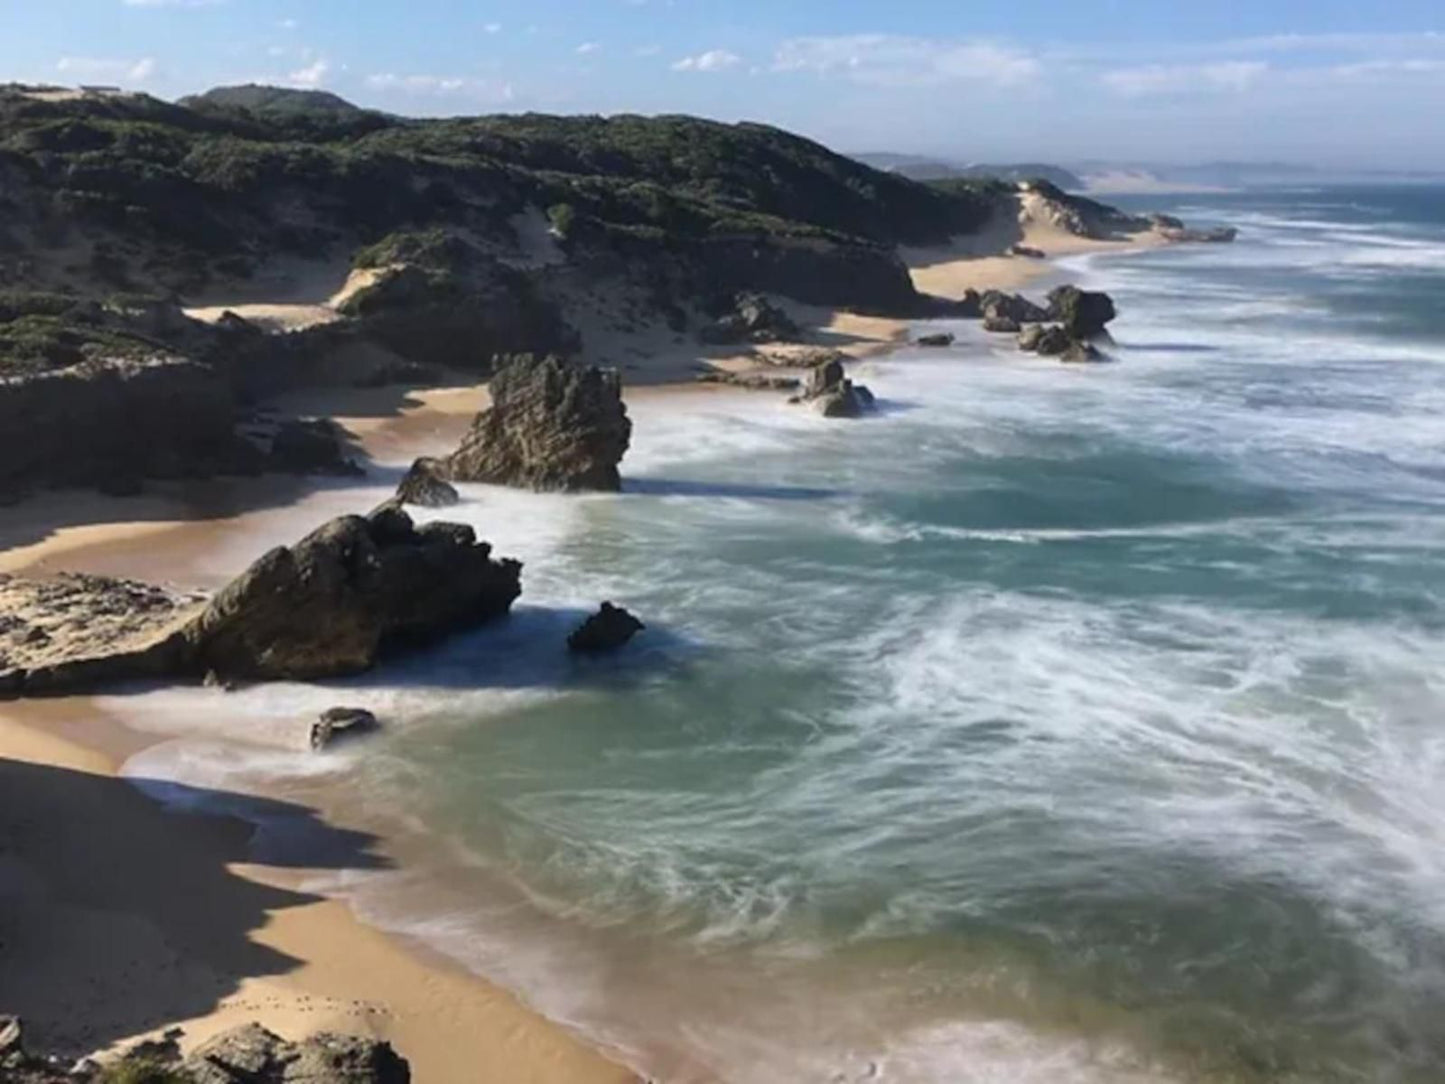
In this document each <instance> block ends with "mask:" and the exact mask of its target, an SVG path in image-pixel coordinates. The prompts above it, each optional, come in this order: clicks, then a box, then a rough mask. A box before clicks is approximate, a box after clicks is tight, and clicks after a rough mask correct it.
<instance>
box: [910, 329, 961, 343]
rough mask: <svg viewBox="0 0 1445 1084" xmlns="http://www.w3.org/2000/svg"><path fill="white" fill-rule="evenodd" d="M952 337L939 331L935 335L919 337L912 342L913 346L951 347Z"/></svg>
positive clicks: (945, 332)
mask: <svg viewBox="0 0 1445 1084" xmlns="http://www.w3.org/2000/svg"><path fill="white" fill-rule="evenodd" d="M953 343H954V338H953V335H952V334H950V333H949V332H947V331H940V332H939V333H937V334H936V335H920V336H918V338H916V339H914V340H913V345H914V346H952V345H953Z"/></svg>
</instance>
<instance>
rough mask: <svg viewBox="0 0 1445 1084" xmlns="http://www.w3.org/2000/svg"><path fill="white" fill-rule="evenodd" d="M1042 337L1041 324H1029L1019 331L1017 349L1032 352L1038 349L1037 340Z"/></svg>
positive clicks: (1042, 327) (1042, 326)
mask: <svg viewBox="0 0 1445 1084" xmlns="http://www.w3.org/2000/svg"><path fill="white" fill-rule="evenodd" d="M1043 336H1044V325H1043V324H1029V325H1028V326H1027V327H1025V328H1022V329H1021V330H1020V331H1019V349H1020V350H1024V351H1034V350H1037V349H1038V348H1039V340H1040V339H1042V338H1043Z"/></svg>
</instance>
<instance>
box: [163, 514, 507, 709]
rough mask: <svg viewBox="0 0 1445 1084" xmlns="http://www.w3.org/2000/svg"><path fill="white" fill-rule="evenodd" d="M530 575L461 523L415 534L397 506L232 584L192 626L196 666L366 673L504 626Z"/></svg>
mask: <svg viewBox="0 0 1445 1084" xmlns="http://www.w3.org/2000/svg"><path fill="white" fill-rule="evenodd" d="M521 569H522V566H521V565H520V564H519V563H517V562H516V561H511V560H501V561H494V560H492V557H491V546H489V545H488V544H487V543H485V542H477V541H476V538H475V536H474V534H473V532H472V530H471V528H470V527H467V526H464V525H461V524H435V523H434V524H428V525H427V526H426V527H424V528H422V529H421V530H417V529H416V528H415V527H414V526H413V524H412V521H411V518H410V517H409V516H407V514H406V513H405V512H403V511H401V509H400V508H399V507H396V506H395V505H390V504H388V505H383V506H382V507H381V508H379V509H378V510H377V511H375V512H373V513H372V514H371V515H370V516H368V517H362V516H343V517H341V518H340V519H335V520H332V521H331V522H330V523H327V524H325V525H324V526H322V527H321V528H319V529H318V530H316V531H314V532H312V533H311V534H310V535H307V536H306V538H304V539H302V540H301V541H300V542H299V543H297V544H296V545H294V546H290V547H286V546H282V547H278V548H277V549H274V550H272V551H271V552H269V553H267V554H266V555H264V556H263V557H261V558H260V559H259V560H258V561H256V563H255V564H253V565H252V566H251V567H250V568H249V569H247V570H246V571H245V572H244V573H242V574H241V576H239V577H238V578H237V579H235V580H234V581H232V582H231V583H230V584H229V585H227V586H226V587H225V588H224V589H223V590H222V591H221V593H220V594H219V595H217V596H216V597H215V599H213V600H212V602H211V603H210V605H209V606H207V607H206V609H205V611H204V612H203V613H202V614H201V615H200V616H199V617H197V618H196V619H195V620H194V621H193V622H192V623H191V624H190V625H189V626H188V627H187V629H186V637H187V640H188V643H189V645H190V651H191V660H190V663H191V666H192V668H199V672H201V673H206V672H213V673H215V674H216V675H217V676H218V677H219V678H221V679H222V680H242V681H258V680H284V679H291V680H307V679H314V678H323V677H333V676H337V675H341V674H352V673H358V672H360V671H363V670H366V669H368V668H370V667H371V666H372V665H374V664H375V662H376V660H377V658H378V656H379V655H380V654H381V653H382V652H384V651H386V650H387V649H388V648H391V647H395V646H401V645H406V644H412V643H417V642H424V641H427V640H430V639H434V638H436V637H439V636H441V635H444V634H446V633H449V632H452V631H455V630H457V629H460V628H466V627H470V626H472V625H477V624H480V623H482V622H485V621H488V620H492V619H494V618H498V617H501V616H502V615H504V614H505V613H507V611H508V610H509V609H510V608H511V605H512V603H513V602H514V601H515V600H516V598H517V596H518V595H519V594H520V593H521Z"/></svg>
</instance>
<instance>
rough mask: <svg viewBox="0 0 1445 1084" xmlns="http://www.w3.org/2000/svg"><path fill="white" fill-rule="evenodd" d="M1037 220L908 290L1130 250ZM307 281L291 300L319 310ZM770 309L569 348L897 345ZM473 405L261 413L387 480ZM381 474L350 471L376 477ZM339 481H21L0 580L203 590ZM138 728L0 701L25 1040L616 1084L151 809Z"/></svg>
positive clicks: (652, 357) (937, 258)
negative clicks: (281, 1042) (748, 321)
mask: <svg viewBox="0 0 1445 1084" xmlns="http://www.w3.org/2000/svg"><path fill="white" fill-rule="evenodd" d="M1054 232H1056V231H1054ZM1054 232H1051V231H1050V230H1048V229H1047V227H1044V226H1041V225H1035V226H1029V227H1027V228H1023V227H1018V228H1013V229H1010V227H1009V225H1008V224H1002V225H1000V226H999V227H998V229H996V230H995V231H994V232H992V233H991V234H990V235H989V236H988V237H987V238H985V239H984V240H983V241H982V242H976V241H971V242H970V243H967V244H959V245H956V246H951V247H949V248H945V249H935V250H927V251H923V250H918V251H912V252H909V253H906V254H905V255H906V258H907V259H908V261H909V262H910V264H911V265H912V270H913V274H914V278H915V281H916V282H917V283H918V285H919V287H920V288H921V289H924V290H926V291H928V292H932V293H937V294H940V295H942V296H960V295H961V294H962V291H963V290H964V289H967V288H974V289H982V288H987V287H998V288H1004V289H1017V288H1019V287H1020V286H1022V285H1025V284H1027V283H1029V282H1031V281H1034V280H1035V279H1036V278H1037V277H1038V276H1040V275H1042V274H1045V273H1046V272H1048V271H1050V270H1051V269H1052V264H1050V263H1049V262H1048V261H1046V260H1034V259H1028V258H1023V257H1012V256H1000V255H998V253H999V252H1000V251H1005V250H1006V249H1007V245H1008V244H1012V243H1014V242H1015V241H1017V240H1022V241H1023V242H1024V243H1026V244H1032V245H1036V246H1037V247H1040V248H1043V249H1044V250H1045V251H1046V252H1048V253H1050V254H1051V255H1060V254H1064V253H1066V252H1079V251H1087V250H1090V249H1093V248H1099V247H1109V248H1122V247H1131V246H1126V245H1118V244H1111V245H1101V244H1100V243H1098V242H1083V241H1080V239H1078V238H1075V237H1071V236H1069V235H1066V234H1059V235H1058V236H1055V235H1054ZM1001 243H1002V248H1000V247H998V246H1000V244H1001ZM323 277H324V276H323ZM325 286H326V283H322V282H319V281H318V282H316V283H315V284H314V285H313V286H312V290H313V291H314V293H315V295H316V296H314V297H312V296H307V297H304V298H297V299H296V300H295V301H294V302H293V303H294V304H297V305H304V304H312V305H324V304H325V298H324V297H322V296H321V291H322V289H323V288H324V287H325ZM789 307H790V309H791V310H792V311H793V314H794V316H795V318H797V319H798V320H800V321H801V322H803V323H804V324H806V325H807V326H808V327H809V328H810V331H809V334H808V335H807V336H806V343H803V344H796V345H794V346H787V345H782V346H779V345H774V344H770V345H769V346H766V347H757V348H745V349H737V348H725V349H720V350H707V349H700V348H699V347H697V346H696V345H695V344H691V343H689V344H683V347H682V348H681V349H680V348H679V345H678V343H677V341H676V339H677V337H676V336H675V335H672V334H671V333H669V332H666V331H656V330H653V331H641V332H637V333H627V334H623V333H618V334H616V335H615V336H614V337H613V338H611V339H609V338H607V337H606V336H605V335H600V336H599V337H600V339H601V341H602V343H603V346H602V347H601V348H600V349H601V351H602V356H599V357H591V356H590V355H591V354H592V351H589V360H599V361H600V360H606V359H607V358H606V354H607V352H608V351H611V352H612V353H621V354H622V356H623V357H624V358H626V359H630V360H625V362H624V368H625V369H626V372H625V379H626V381H627V382H628V383H629V384H632V385H642V387H640V388H636V387H634V388H630V389H629V392H628V394H629V396H639V395H645V394H656V393H658V392H660V391H670V392H677V391H681V390H684V389H685V390H687V391H689V392H691V393H694V394H707V393H709V392H708V389H706V388H704V387H703V386H700V385H698V384H696V382H695V379H696V375H697V372H698V371H699V368H700V367H705V366H721V367H737V368H747V367H761V366H771V367H775V368H776V367H779V366H782V365H785V364H786V363H787V361H788V360H789V359H790V356H791V355H790V354H789V351H796V350H802V349H817V348H818V347H824V348H828V349H837V350H839V351H841V352H843V354H844V355H845V356H847V357H852V358H863V357H868V356H871V355H874V354H877V353H880V352H884V351H887V350H889V349H892V348H894V347H895V346H897V345H899V344H900V343H902V342H906V341H907V336H908V331H909V322H908V321H905V320H895V319H885V318H878V317H867V316H859V315H855V314H847V313H835V312H829V311H826V310H821V309H810V308H807V307H804V306H789ZM613 360H615V359H613ZM486 402H487V397H486V389H485V388H484V387H476V386H456V387H444V388H431V389H422V390H415V389H403V388H377V389H364V390H363V389H320V390H317V391H311V392H306V393H298V394H296V395H294V396H289V397H287V399H286V400H285V401H284V402H281V403H278V404H277V405H278V407H280V408H282V409H285V410H289V411H295V412H298V413H312V414H327V415H331V416H334V417H336V418H337V420H338V421H339V422H340V423H341V424H342V425H343V426H344V427H345V428H346V429H347V431H348V432H349V433H350V434H351V435H352V438H353V440H354V442H355V443H356V445H357V448H358V451H360V452H362V453H364V454H366V455H368V456H370V457H371V458H372V459H373V460H374V461H376V462H378V463H381V464H387V465H389V466H387V467H386V468H385V470H390V471H393V472H395V471H397V470H398V468H397V466H396V465H397V464H404V463H406V462H408V461H409V460H410V459H411V458H412V457H414V456H417V455H432V454H438V453H441V452H444V451H445V450H447V449H449V448H452V447H455V445H456V443H457V442H458V440H459V439H460V437H461V436H462V434H463V432H464V431H465V430H466V428H467V426H468V424H469V423H470V421H471V419H472V417H473V415H474V414H475V412H476V411H477V410H478V409H480V408H481V407H482V406H484V405H485V404H486ZM385 470H380V469H379V470H374V471H373V472H372V474H373V476H372V478H371V479H369V480H368V481H367V482H366V483H364V484H366V485H368V486H371V487H375V486H377V485H379V484H385V482H386V480H387V477H388V476H387V475H386V473H385ZM355 484H356V483H348V482H345V481H335V482H333V481H323V480H316V479H296V478H289V477H287V478H283V477H265V478H257V479H219V480H210V481H204V482H193V483H175V484H165V485H162V484H152V485H149V486H148V487H147V493H146V495H144V496H141V497H136V498H124V499H121V498H108V497H103V496H99V495H96V494H92V493H80V492H56V493H47V494H42V495H40V496H37V497H35V498H32V499H30V500H27V501H26V502H24V503H23V504H21V505H18V506H16V507H13V508H8V509H6V511H5V515H4V517H3V518H0V572H12V573H31V574H35V573H42V572H54V571H60V570H72V571H85V572H94V573H100V574H108V575H119V576H129V577H134V578H138V579H146V580H151V581H155V582H161V583H169V584H173V585H178V586H182V587H186V588H215V587H218V586H220V585H221V584H223V583H224V582H226V581H227V580H228V579H229V578H230V577H231V576H233V575H235V574H236V573H237V572H238V571H239V570H240V569H241V568H242V567H244V565H245V564H246V563H247V562H249V561H250V560H252V559H254V558H255V557H256V556H259V554H260V552H261V551H262V550H264V548H266V546H268V545H269V544H271V542H272V541H274V539H275V538H276V536H277V534H278V529H279V525H281V524H282V523H283V522H293V521H294V518H295V517H296V515H297V513H298V511H302V510H305V509H307V508H309V507H310V506H311V505H313V504H314V505H315V506H316V507H317V508H318V509H320V508H324V507H331V506H334V505H335V504H337V503H338V502H342V503H344V502H345V501H346V499H347V493H346V487H347V486H348V485H355ZM346 510H348V511H355V510H357V509H355V508H347V509H346ZM320 521H321V517H320V516H318V518H317V522H318V523H319V522H320ZM151 740H154V739H151V738H141V737H139V736H138V735H136V734H134V733H132V732H130V731H127V730H126V729H125V728H123V727H121V726H120V725H119V724H118V723H117V722H116V721H114V720H109V719H106V718H105V717H103V716H102V715H101V714H100V712H99V711H98V709H97V708H96V707H95V706H94V704H93V703H92V702H90V701H88V700H86V699H84V698H71V699H66V700H57V701H49V702H31V703H17V704H0V839H3V840H4V841H5V846H4V848H3V849H0V1009H3V1010H4V1011H7V1012H18V1013H20V1014H21V1015H22V1016H24V1017H26V1018H27V1020H28V1023H29V1025H30V1034H31V1036H32V1038H33V1039H34V1040H35V1043H36V1045H37V1047H38V1048H40V1049H59V1050H64V1051H66V1052H69V1053H84V1052H89V1051H93V1050H107V1049H115V1048H117V1047H118V1046H121V1045H124V1044H125V1043H127V1042H129V1041H133V1040H134V1039H136V1038H139V1037H142V1036H145V1035H147V1034H153V1033H155V1032H157V1031H158V1030H161V1029H163V1028H165V1027H167V1026H172V1025H179V1026H181V1027H184V1028H185V1033H186V1034H185V1038H184V1044H186V1045H189V1044H194V1043H195V1042H198V1041H201V1040H203V1039H204V1038H206V1037H208V1036H209V1035H212V1034H214V1033H216V1032H218V1031H220V1030H223V1029H225V1028H227V1027H230V1026H232V1025H235V1024H239V1023H242V1022H246V1021H249V1020H258V1021H260V1022H261V1023H263V1024H265V1025H266V1026H268V1027H271V1028H272V1029H273V1030H276V1031H278V1032H279V1033H281V1034H283V1035H285V1036H287V1037H291V1038H297V1037H302V1036H304V1035H306V1034H309V1033H312V1032H314V1031H317V1030H322V1029H333V1030H340V1031H344V1032H352V1033H357V1034H365V1035H374V1036H378V1037H381V1038H385V1039H388V1040H390V1041H391V1042H393V1043H394V1045H395V1046H396V1047H397V1048H398V1050H400V1051H401V1053H402V1054H403V1055H405V1056H406V1057H407V1058H408V1059H410V1060H411V1062H412V1065H413V1069H414V1071H415V1077H414V1079H416V1080H417V1081H419V1082H420V1084H451V1082H457V1084H461V1082H464V1081H465V1082H469V1084H478V1082H487V1081H498V1082H501V1081H507V1082H509V1084H517V1082H529V1081H536V1082H539V1084H540V1082H542V1081H546V1082H550V1084H570V1082H574V1081H575V1082H583V1081H586V1082H610V1081H619V1082H620V1081H625V1080H632V1079H634V1077H633V1075H632V1074H631V1073H630V1072H629V1071H628V1070H626V1069H624V1068H621V1067H620V1066H619V1065H618V1064H617V1063H615V1062H613V1061H611V1060H608V1059H607V1058H606V1057H605V1056H604V1055H603V1054H601V1053H599V1052H597V1051H594V1050H592V1049H590V1048H589V1047H588V1046H586V1045H584V1044H583V1043H582V1042H581V1041H580V1040H578V1039H577V1038H575V1037H573V1036H572V1035H571V1034H570V1033H568V1032H567V1031H566V1030H565V1029H564V1028H562V1027H561V1026H559V1025H557V1024H554V1023H552V1022H549V1021H547V1020H545V1019H543V1018H542V1017H540V1016H538V1015H537V1014H535V1013H533V1012H531V1011H530V1010H529V1009H527V1008H526V1007H525V1006H523V1005H521V1004H520V1003H519V1002H517V1001H516V1000H515V999H514V998H513V997H512V996H511V995H509V994H508V993H506V992H505V991H503V990H501V989H499V988H498V987H496V986H494V985H491V984H489V983H487V982H485V981H483V980H481V979H479V978H476V977H474V976H472V975H470V974H466V973H463V972H462V971H460V970H459V969H458V968H456V967H454V966H452V965H451V964H450V963H448V962H446V961H444V960H440V959H438V958H437V957H435V956H434V955H433V954H430V953H427V952H425V951H423V950H421V949H420V948H418V947H417V946H415V945H412V944H409V943H407V942H404V941H402V940H399V939H396V938H393V937H391V936H389V935H385V934H382V933H380V932H377V931H375V930H373V929H371V928H369V927H367V926H365V925H363V924H362V923H361V922H359V921H358V920H357V919H356V918H355V917H353V916H352V914H351V913H350V911H349V910H348V908H347V907H346V906H345V905H344V904H343V903H340V902H337V901H333V900H327V899H323V898H320V897H317V896H315V895H312V894H309V893H307V892H304V891H301V890H300V889H299V888H298V887H297V885H298V883H299V878H300V875H301V874H302V873H303V871H299V870H294V869H278V868H275V867H270V866H258V865H255V864H253V863H251V862H248V860H247V851H246V841H247V837H248V831H249V830H248V829H247V828H246V826H244V825H242V824H240V823H239V822H236V821H231V820H227V819H223V818H215V817H200V816H190V815H178V814H175V813H171V812H167V811H165V810H163V809H162V807H161V806H159V805H158V804H157V803H155V802H154V801H152V800H151V799H150V798H148V797H146V796H145V795H143V794H142V793H141V792H140V791H138V790H136V789H134V788H133V787H132V786H130V785H129V784H127V783H125V782H123V781H121V780H120V779H118V778H117V776H116V772H117V769H118V767H119V765H120V764H122V763H123V762H124V760H125V759H126V758H127V757H128V756H130V755H132V754H134V753H135V752H137V751H139V750H140V749H141V748H143V747H144V746H145V745H146V744H148V743H149V741H151ZM334 831H335V832H336V834H337V836H338V838H339V839H340V840H342V841H343V842H344V843H345V847H344V848H343V849H344V850H345V851H346V852H347V854H348V855H349V859H350V860H351V861H352V862H354V863H356V864H357V865H362V866H364V865H365V864H366V863H368V862H377V861H382V860H384V858H385V856H384V854H382V853H381V851H380V847H381V844H380V843H379V841H376V840H370V839H356V838H353V837H355V836H356V833H350V832H346V831H345V830H343V829H339V828H338V829H334Z"/></svg>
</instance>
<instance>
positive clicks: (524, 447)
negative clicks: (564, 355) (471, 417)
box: [443, 355, 632, 491]
mask: <svg viewBox="0 0 1445 1084" xmlns="http://www.w3.org/2000/svg"><path fill="white" fill-rule="evenodd" d="M491 394H492V405H491V406H490V407H488V408H487V409H486V410H484V411H482V412H481V413H480V414H478V415H477V417H476V420H475V421H474V422H473V423H472V428H471V431H470V432H469V433H468V434H467V435H466V436H465V437H464V438H463V439H462V444H461V447H460V448H458V449H457V450H456V451H455V452H453V453H452V454H451V455H450V456H448V457H447V458H446V460H445V461H444V464H445V466H444V469H443V473H444V475H445V476H446V477H447V478H450V479H452V480H455V481H459V482H489V483H492V484H494V485H509V486H519V487H522V488H524V489H537V490H564V491H578V490H589V489H592V490H617V489H620V488H621V486H622V479H621V475H620V474H619V472H618V469H617V468H618V464H620V463H621V462H622V457H623V456H624V455H625V454H626V452H627V445H628V443H629V441H630V440H631V437H632V422H631V421H630V420H629V419H628V417H627V408H626V407H625V406H624V405H623V402H622V381H621V378H620V377H619V376H618V374H617V373H616V372H615V371H613V370H608V369H599V368H596V367H595V366H588V367H586V368H582V367H580V366H574V365H569V364H568V363H566V362H564V361H561V360H559V359H558V358H554V357H545V358H536V357H532V356H530V355H523V356H520V357H516V358H513V359H511V360H510V361H509V362H507V363H506V364H505V365H503V366H502V368H501V369H500V370H499V371H498V372H497V375H496V376H494V377H493V378H492V382H491Z"/></svg>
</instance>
